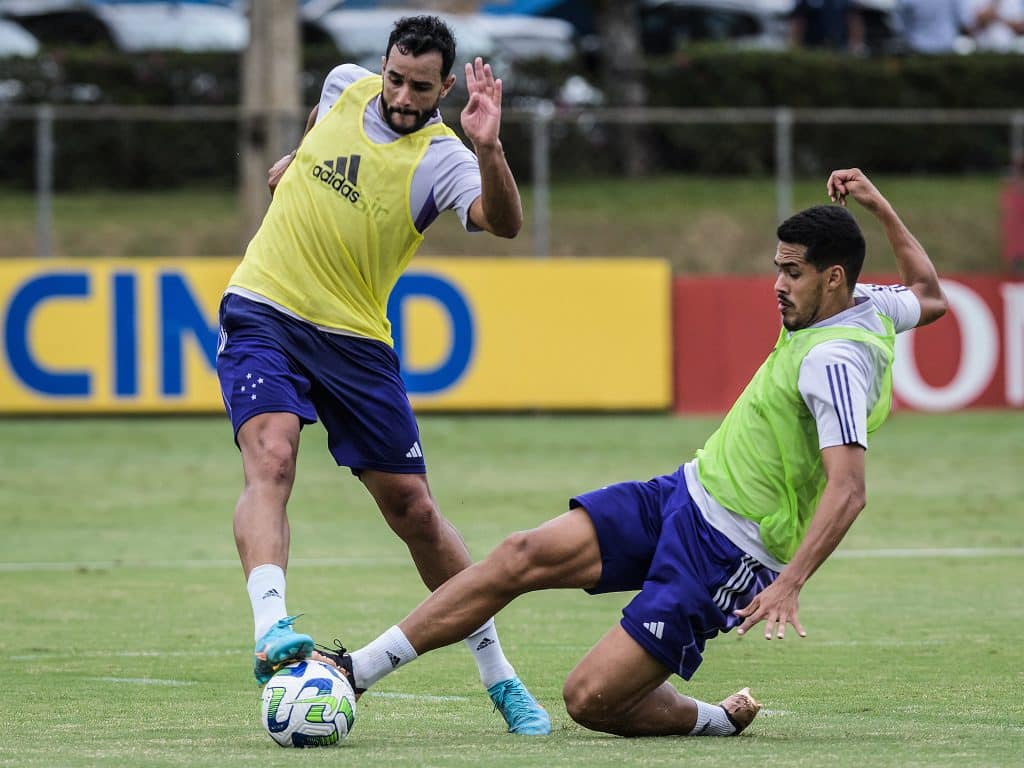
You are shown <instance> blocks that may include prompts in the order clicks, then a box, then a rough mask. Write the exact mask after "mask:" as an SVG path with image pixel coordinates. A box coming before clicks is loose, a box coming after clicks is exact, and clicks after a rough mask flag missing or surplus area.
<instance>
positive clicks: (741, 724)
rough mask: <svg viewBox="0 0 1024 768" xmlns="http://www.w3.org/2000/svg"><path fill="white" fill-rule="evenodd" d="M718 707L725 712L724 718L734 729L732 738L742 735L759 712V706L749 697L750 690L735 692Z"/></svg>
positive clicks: (744, 689)
mask: <svg viewBox="0 0 1024 768" xmlns="http://www.w3.org/2000/svg"><path fill="white" fill-rule="evenodd" d="M718 706H720V707H721V708H722V709H724V710H725V716H726V717H728V718H729V722H730V723H732V724H733V726H734V727H735V728H736V732H735V733H734V734H733V736H739V735H740V734H741V733H743V731H744V730H746V728H747V726H749V725H750V724H751V723H752V722H754V718H755V717H757V713H758V712H760V711H761V705H760V704H759V703H758V702H757V700H756V699H755V698H754V697H753V696H751V695H750V688H743V689H742V690H739V691H736V693H734V694H733V695H732V696H729V697H728V698H726V699H725V700H724V701H722V703H721V704H719V705H718Z"/></svg>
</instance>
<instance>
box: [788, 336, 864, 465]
mask: <svg viewBox="0 0 1024 768" xmlns="http://www.w3.org/2000/svg"><path fill="white" fill-rule="evenodd" d="M871 354H872V353H871V352H870V351H869V350H868V349H867V348H866V347H865V345H863V344H858V343H856V342H851V341H845V340H837V341H827V342H824V343H822V344H818V345H817V346H816V347H814V348H813V349H812V350H811V351H810V352H808V353H807V356H806V357H805V358H804V359H803V362H802V363H801V364H800V378H799V382H798V387H799V389H800V394H801V396H802V397H803V399H804V403H806V404H807V407H808V409H810V411H811V413H812V414H813V415H814V420H815V422H816V424H817V426H818V447H819V448H830V447H832V446H834V445H852V444H857V445H861V446H863V447H864V448H867V447H868V402H869V398H870V397H871V396H872V394H873V393H872V392H871V390H872V389H877V387H872V382H871V379H870V376H871V370H872V369H873V366H872V364H871V357H870V356H871ZM874 396H875V397H877V392H876V393H874Z"/></svg>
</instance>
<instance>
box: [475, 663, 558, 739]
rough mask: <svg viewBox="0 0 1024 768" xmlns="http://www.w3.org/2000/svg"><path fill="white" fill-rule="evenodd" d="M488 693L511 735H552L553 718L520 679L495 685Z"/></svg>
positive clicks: (503, 681) (516, 678)
mask: <svg viewBox="0 0 1024 768" xmlns="http://www.w3.org/2000/svg"><path fill="white" fill-rule="evenodd" d="M487 693H489V694H490V696H491V701H493V702H494V708H495V709H496V710H498V711H499V712H501V716H502V717H504V718H505V722H506V723H508V732H509V733H518V734H521V735H523V736H547V735H548V734H549V733H551V718H549V717H548V713H547V712H546V711H545V710H544V707H542V706H541V705H540V704H538V703H537V700H536V699H535V698H533V696H532V695H531V694H530V692H529V691H528V690H526V686H525V685H523V683H522V681H521V680H520V679H519V678H518V677H513V678H512V679H511V680H502V681H501V682H500V683H495V684H494V685H492V686H491V687H490V688H488V689H487Z"/></svg>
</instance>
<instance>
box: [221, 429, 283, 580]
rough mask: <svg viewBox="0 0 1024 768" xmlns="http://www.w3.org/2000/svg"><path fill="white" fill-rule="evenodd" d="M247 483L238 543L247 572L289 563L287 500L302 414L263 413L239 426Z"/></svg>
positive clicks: (237, 529)
mask: <svg viewBox="0 0 1024 768" xmlns="http://www.w3.org/2000/svg"><path fill="white" fill-rule="evenodd" d="M238 446H239V448H240V449H241V451H242V466H243V469H244V471H245V488H244V489H243V490H242V494H241V496H240V497H239V499H238V504H237V505H236V506H235V517H234V530H235V545H236V546H237V547H238V556H239V558H241V561H242V570H243V571H245V575H246V576H248V575H249V572H250V571H251V570H252V569H253V568H255V567H256V566H257V565H261V564H264V563H274V564H276V565H279V566H280V567H281V568H282V569H285V568H287V566H288V544H289V539H290V533H289V528H288V516H287V513H286V511H285V510H286V505H287V503H288V497H289V496H290V495H291V492H292V485H293V484H294V482H295V461H296V457H297V455H298V451H299V417H298V416H296V415H295V414H292V413H261V414H259V415H256V416H253V417H252V418H251V419H249V420H248V421H247V422H245V424H243V425H242V427H241V429H239V430H238Z"/></svg>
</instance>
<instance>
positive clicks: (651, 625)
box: [644, 621, 665, 640]
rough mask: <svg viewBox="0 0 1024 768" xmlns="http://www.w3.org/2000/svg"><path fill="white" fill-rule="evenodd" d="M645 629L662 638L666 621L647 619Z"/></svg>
mask: <svg viewBox="0 0 1024 768" xmlns="http://www.w3.org/2000/svg"><path fill="white" fill-rule="evenodd" d="M644 629H646V630H647V631H648V632H650V633H651V634H652V635H654V636H655V637H656V638H658V639H659V640H661V635H662V633H663V632H664V631H665V622H664V621H645V622H644Z"/></svg>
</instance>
